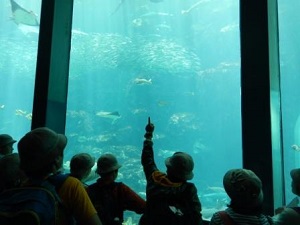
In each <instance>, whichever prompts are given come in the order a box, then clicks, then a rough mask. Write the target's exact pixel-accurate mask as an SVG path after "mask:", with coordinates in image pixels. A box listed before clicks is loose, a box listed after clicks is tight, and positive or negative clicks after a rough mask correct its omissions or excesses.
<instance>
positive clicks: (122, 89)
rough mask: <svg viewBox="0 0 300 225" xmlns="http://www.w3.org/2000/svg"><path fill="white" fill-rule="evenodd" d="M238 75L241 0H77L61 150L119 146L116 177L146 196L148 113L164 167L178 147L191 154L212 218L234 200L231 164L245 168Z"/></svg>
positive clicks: (111, 150) (94, 152) (200, 192)
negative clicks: (226, 179) (226, 182)
mask: <svg viewBox="0 0 300 225" xmlns="http://www.w3.org/2000/svg"><path fill="white" fill-rule="evenodd" d="M239 77H240V47H239V4H238V2H237V1H223V3H222V5H220V4H219V3H218V1H212V0H211V1H207V0H201V1H199V0H190V1H182V0H172V1H168V0H164V1H151V0H142V1H141V0H123V1H119V0H116V1H112V0H110V1H108V0H107V1H101V3H100V2H99V1H93V0H91V1H75V2H74V11H73V33H72V48H71V57H70V78H69V94H68V96H69V97H68V110H67V124H66V134H67V136H68V138H69V142H68V148H67V150H66V153H65V158H66V160H68V159H69V158H70V157H71V156H72V154H74V153H78V152H88V153H90V154H91V155H93V156H94V157H95V158H99V156H100V155H101V154H102V153H106V152H109V153H113V154H115V155H116V156H117V158H118V160H119V162H120V163H121V164H122V165H123V166H122V167H121V168H120V170H119V176H118V179H117V180H119V181H122V182H124V183H126V184H128V185H129V186H130V187H131V188H133V189H134V190H135V191H136V192H137V193H139V194H140V195H141V196H142V197H143V198H145V197H146V193H145V190H146V180H145V176H144V173H143V169H142V166H141V163H140V158H141V150H142V144H143V139H144V138H143V135H144V133H145V126H146V124H147V122H148V117H149V116H150V117H151V122H153V123H154V125H155V131H154V139H153V141H154V151H155V160H156V164H157V166H158V168H159V169H160V170H162V171H166V167H165V165H164V160H165V158H166V157H169V156H171V155H172V154H173V153H174V152H176V151H186V152H188V153H189V154H191V155H192V157H193V158H194V161H195V169H194V173H195V177H194V179H193V180H192V182H194V183H195V184H196V187H197V189H198V195H199V198H200V201H201V203H202V206H203V210H202V214H203V217H204V218H205V219H209V218H210V217H211V215H212V213H213V212H215V211H216V210H220V209H222V208H225V207H226V204H227V203H228V198H227V195H226V193H225V191H224V189H223V185H222V178H223V175H224V173H225V171H226V170H227V169H229V168H231V167H241V116H240V114H241V112H240V78H239ZM67 164H68V162H66V167H67ZM216 165H218V166H216ZM127 217H131V218H132V223H137V221H138V216H137V215H135V214H134V213H127Z"/></svg>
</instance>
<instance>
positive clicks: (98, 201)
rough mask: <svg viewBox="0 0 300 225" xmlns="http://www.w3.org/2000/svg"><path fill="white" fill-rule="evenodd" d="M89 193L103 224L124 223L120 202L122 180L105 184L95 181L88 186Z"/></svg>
mask: <svg viewBox="0 0 300 225" xmlns="http://www.w3.org/2000/svg"><path fill="white" fill-rule="evenodd" d="M88 194H89V197H90V199H91V201H92V203H93V205H94V207H95V209H96V210H97V212H98V215H99V218H101V222H102V224H103V225H112V224H122V222H123V209H122V208H121V207H122V206H121V204H120V203H119V202H120V201H119V199H120V197H121V182H114V183H112V184H109V185H105V186H99V184H98V183H94V184H92V185H90V186H89V187H88ZM116 218H118V220H117V219H116Z"/></svg>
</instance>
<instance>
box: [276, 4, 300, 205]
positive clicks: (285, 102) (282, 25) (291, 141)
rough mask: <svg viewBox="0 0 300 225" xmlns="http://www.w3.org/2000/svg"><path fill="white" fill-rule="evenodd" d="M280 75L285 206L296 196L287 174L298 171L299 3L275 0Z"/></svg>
mask: <svg viewBox="0 0 300 225" xmlns="http://www.w3.org/2000/svg"><path fill="white" fill-rule="evenodd" d="M278 9H279V40H280V42H279V44H280V70H281V71H280V74H281V96H282V114H283V115H282V117H283V147H284V168H285V172H284V174H285V182H286V183H285V189H286V203H289V202H290V201H291V200H292V198H293V197H295V195H294V194H293V193H292V191H291V177H290V170H291V169H294V168H299V167H300V147H299V146H300V105H299V96H300V89H299V83H300V76H299V71H300V64H299V59H300V30H299V29H296V27H298V26H300V20H299V16H298V14H299V13H298V10H299V9H300V2H299V1H297V0H291V1H289V2H286V1H282V0H278Z"/></svg>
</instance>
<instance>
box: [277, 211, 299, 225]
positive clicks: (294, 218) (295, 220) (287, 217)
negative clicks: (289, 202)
mask: <svg viewBox="0 0 300 225" xmlns="http://www.w3.org/2000/svg"><path fill="white" fill-rule="evenodd" d="M296 210H297V209H296ZM296 210H295V209H294V208H288V207H285V208H284V210H283V211H282V212H281V213H279V214H277V215H276V216H274V217H273V221H274V224H275V225H299V224H300V214H299V212H297V211H296Z"/></svg>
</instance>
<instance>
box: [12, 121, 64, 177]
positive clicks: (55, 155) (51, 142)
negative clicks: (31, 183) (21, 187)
mask: <svg viewBox="0 0 300 225" xmlns="http://www.w3.org/2000/svg"><path fill="white" fill-rule="evenodd" d="M66 145H67V138H66V136H65V135H63V134H58V133H56V132H55V131H53V130H51V129H49V128H47V127H40V128H36V129H34V130H32V131H30V132H28V133H27V134H25V136H24V137H22V138H21V140H20V141H19V143H18V152H19V156H20V168H21V169H22V170H23V171H24V172H25V173H26V175H27V176H28V177H38V178H42V177H44V176H47V175H49V174H51V173H57V172H58V171H59V170H60V169H61V167H62V163H63V151H64V148H65V147H66Z"/></svg>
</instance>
